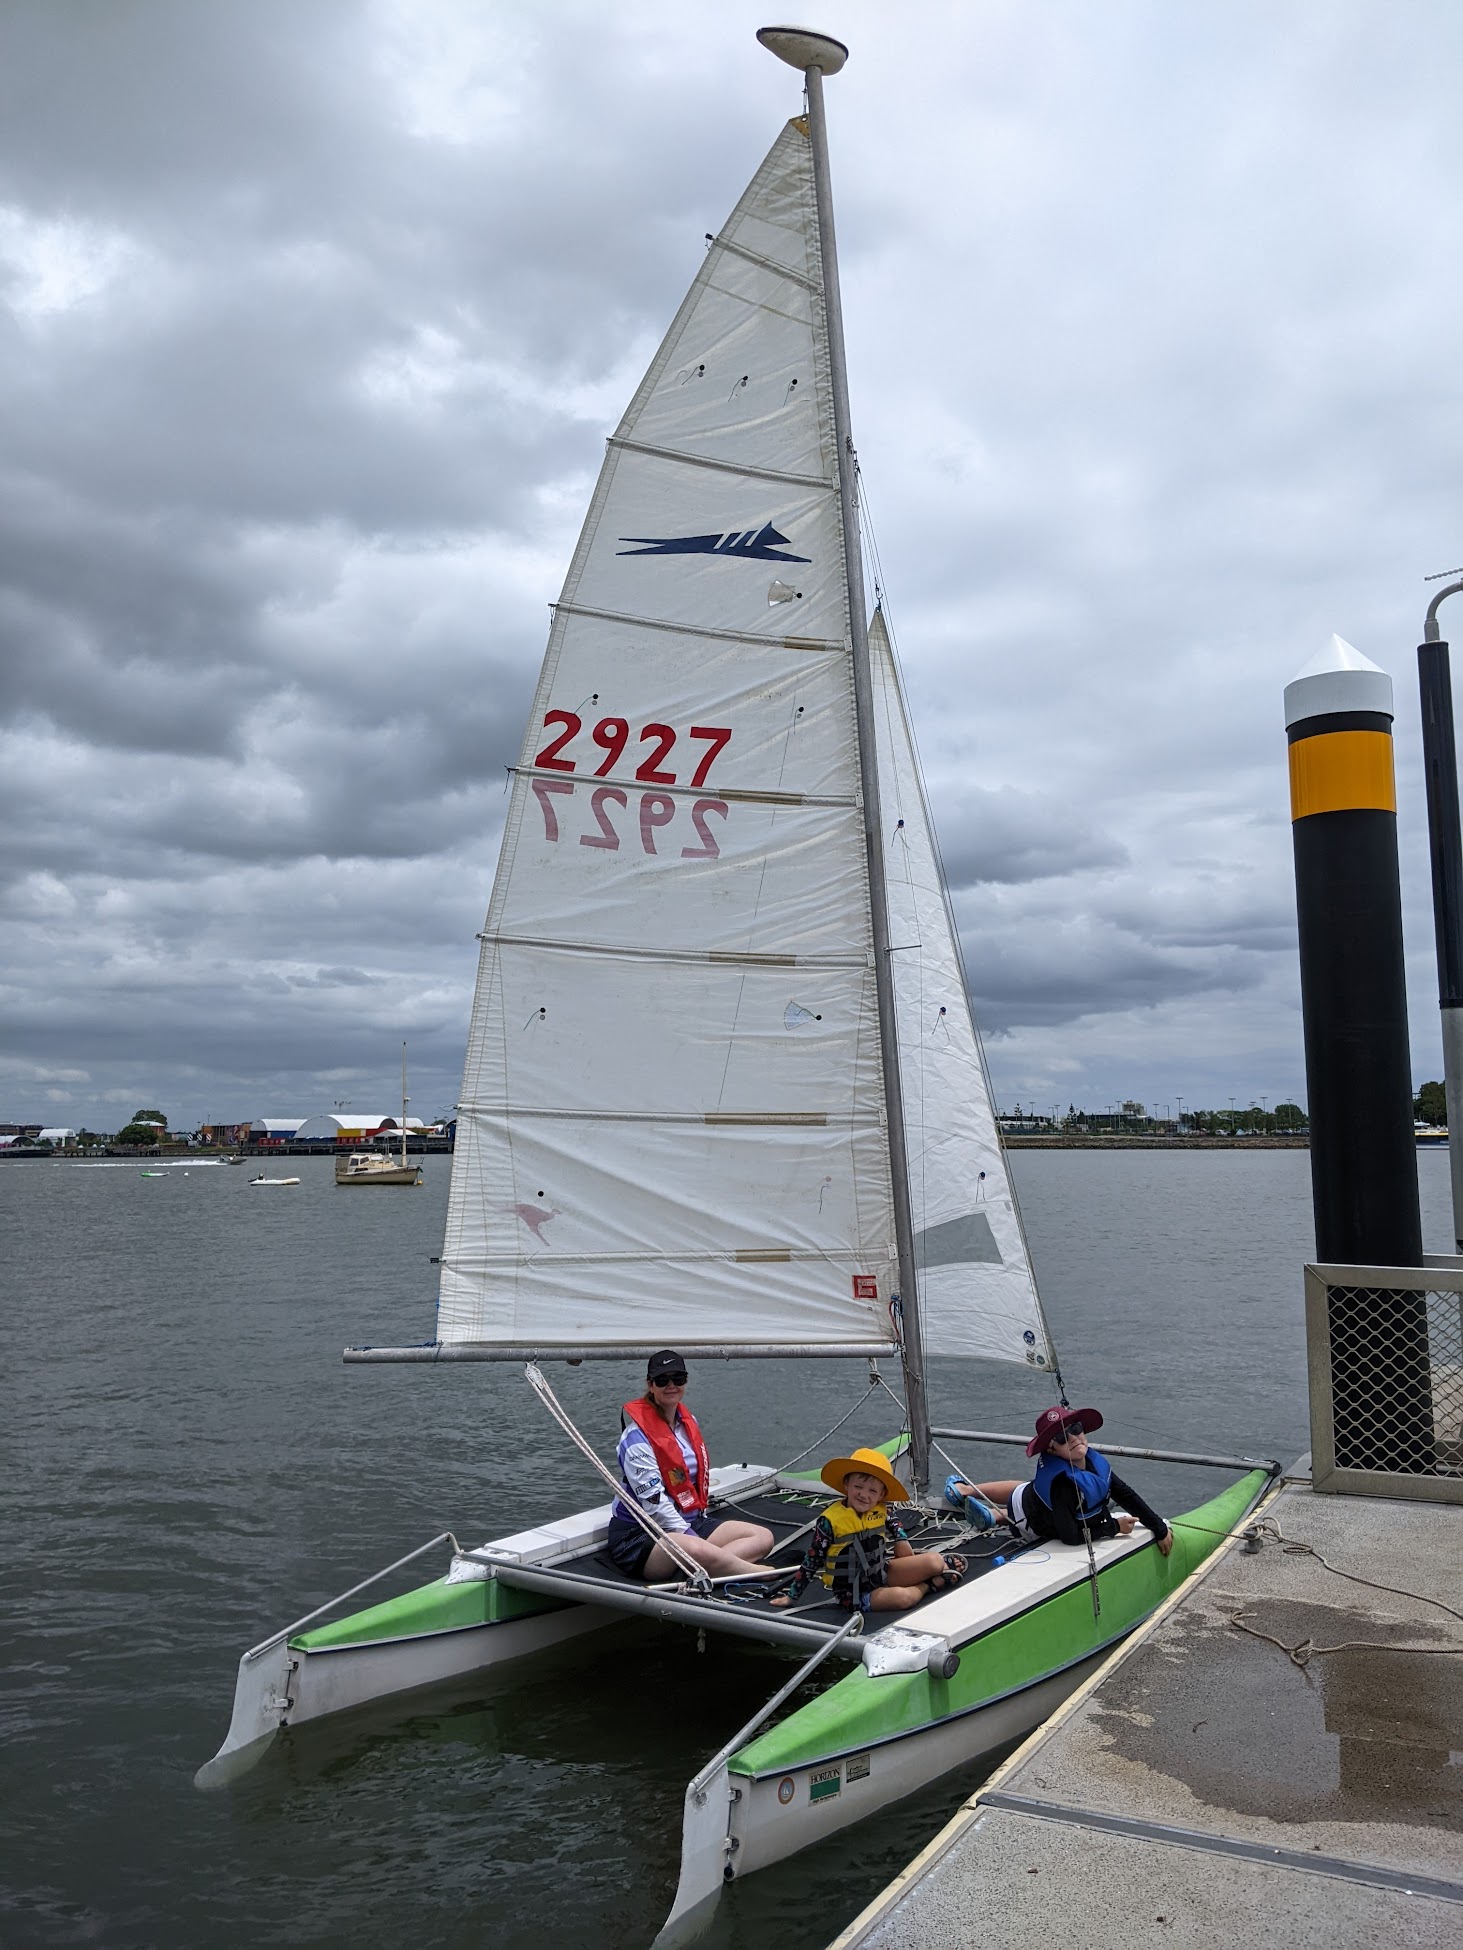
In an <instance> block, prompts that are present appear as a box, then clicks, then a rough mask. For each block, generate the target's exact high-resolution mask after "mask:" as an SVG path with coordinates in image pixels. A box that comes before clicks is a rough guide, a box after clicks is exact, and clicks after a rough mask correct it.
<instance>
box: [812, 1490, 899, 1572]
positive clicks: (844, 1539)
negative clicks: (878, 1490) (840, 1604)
mask: <svg viewBox="0 0 1463 1950" xmlns="http://www.w3.org/2000/svg"><path fill="white" fill-rule="evenodd" d="M823 1520H824V1522H825V1523H826V1524H827V1525H828V1527H829V1529H830V1530H831V1531H832V1532H833V1542H832V1543H831V1544H830V1545H829V1546H828V1556H827V1559H826V1561H825V1562H824V1565H823V1569H822V1572H821V1574H820V1575H821V1576H822V1579H823V1582H824V1584H826V1585H827V1586H828V1588H829V1590H830V1591H831V1590H832V1589H833V1585H834V1580H835V1578H836V1577H837V1574H838V1557H839V1553H840V1552H841V1551H843V1550H845V1549H846V1548H847V1546H848V1545H849V1544H851V1543H852V1542H853V1540H854V1538H855V1537H866V1538H868V1554H869V1556H870V1557H871V1558H876V1559H877V1561H878V1565H879V1575H878V1576H877V1577H876V1578H875V1579H874V1580H873V1582H875V1583H878V1584H882V1583H883V1581H884V1579H883V1560H884V1557H885V1556H886V1555H887V1551H884V1550H880V1549H878V1548H877V1546H879V1545H882V1544H883V1542H884V1537H883V1530H884V1526H885V1524H886V1523H887V1522H888V1521H889V1509H888V1505H887V1504H884V1503H876V1504H875V1505H874V1507H873V1509H872V1510H870V1511H869V1513H868V1515H867V1516H865V1517H861V1516H860V1515H859V1513H858V1511H857V1510H855V1509H853V1508H851V1507H850V1505H848V1504H847V1503H830V1504H829V1505H828V1507H827V1509H826V1510H824V1512H823ZM871 1531H872V1532H875V1533H877V1534H876V1535H875V1536H870V1535H869V1533H870V1532H871Z"/></svg>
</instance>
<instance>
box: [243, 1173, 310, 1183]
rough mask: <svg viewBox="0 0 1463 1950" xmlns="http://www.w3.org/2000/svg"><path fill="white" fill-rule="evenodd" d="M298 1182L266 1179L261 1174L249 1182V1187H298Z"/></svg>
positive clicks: (288, 1179)
mask: <svg viewBox="0 0 1463 1950" xmlns="http://www.w3.org/2000/svg"><path fill="white" fill-rule="evenodd" d="M299 1182H300V1181H299V1179H298V1178H266V1177H265V1176H264V1174H263V1172H261V1173H260V1174H259V1176H258V1177H257V1178H251V1179H250V1180H249V1183H250V1184H251V1185H298V1184H299Z"/></svg>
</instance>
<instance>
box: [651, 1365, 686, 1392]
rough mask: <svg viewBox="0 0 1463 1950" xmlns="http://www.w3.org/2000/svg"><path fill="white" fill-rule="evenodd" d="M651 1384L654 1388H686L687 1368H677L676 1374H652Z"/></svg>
mask: <svg viewBox="0 0 1463 1950" xmlns="http://www.w3.org/2000/svg"><path fill="white" fill-rule="evenodd" d="M650 1385H651V1387H652V1388H684V1387H685V1385H686V1370H685V1369H684V1368H677V1369H676V1371H675V1373H674V1374H657V1375H652V1376H651V1378H650Z"/></svg>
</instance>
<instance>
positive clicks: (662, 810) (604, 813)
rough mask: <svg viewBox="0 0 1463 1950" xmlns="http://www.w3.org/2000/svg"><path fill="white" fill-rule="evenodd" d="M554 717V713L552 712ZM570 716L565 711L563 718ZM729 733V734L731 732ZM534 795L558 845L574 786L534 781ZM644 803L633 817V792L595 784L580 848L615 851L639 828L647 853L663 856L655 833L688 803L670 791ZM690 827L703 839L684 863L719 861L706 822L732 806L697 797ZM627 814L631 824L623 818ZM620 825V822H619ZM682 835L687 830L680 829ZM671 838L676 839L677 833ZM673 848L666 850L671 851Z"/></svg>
mask: <svg viewBox="0 0 1463 1950" xmlns="http://www.w3.org/2000/svg"><path fill="white" fill-rule="evenodd" d="M550 715H552V713H551V714H550ZM565 715H567V713H566V714H565ZM728 735H729V734H728ZM532 785H533V796H534V798H535V799H537V800H538V803H539V810H540V812H542V814H543V816H544V838H545V839H546V840H548V841H549V843H550V844H551V845H557V844H558V842H559V841H560V839H562V838H563V837H564V835H563V832H562V829H561V826H560V822H559V813H560V811H561V809H562V810H563V811H564V812H565V814H566V815H567V813H568V807H567V806H565V805H564V803H563V802H564V801H565V800H573V799H574V798H575V797H576V796H577V795H576V788H575V785H574V783H573V781H572V780H569V779H534V780H533V781H532ZM639 797H640V803H639V806H638V808H637V809H636V811H635V812H634V813H631V812H630V794H629V793H628V792H626V791H625V789H624V787H623V786H618V785H597V786H596V787H595V788H594V790H593V791H592V792H591V793H590V795H589V815H590V820H591V822H592V830H591V831H589V832H584V833H581V834H580V835H579V844H580V845H581V846H597V847H602V848H603V849H604V851H605V852H606V853H617V852H618V851H619V848H620V837H621V831H622V829H625V828H628V831H629V833H630V834H631V835H633V832H634V828H635V825H636V824H638V826H639V829H640V846H641V849H642V851H643V852H646V853H654V854H656V855H659V853H660V848H659V847H658V846H657V844H656V837H655V836H656V834H657V833H659V832H660V831H661V829H662V828H663V827H666V826H669V825H671V823H672V822H673V821H674V820H675V817H676V814H677V812H678V811H684V810H686V808H685V806H684V802H683V801H681V800H677V799H673V798H672V797H671V795H670V794H669V793H668V792H642V793H641V794H640V795H639ZM689 810H690V818H691V824H692V825H693V826H694V827H695V829H696V836H697V838H698V839H699V840H700V842H701V844H700V845H699V846H683V847H682V848H681V858H682V859H683V860H719V859H720V858H721V848H720V847H719V846H718V845H717V843H716V833H715V830H714V829H713V828H712V827H711V826H710V825H709V824H708V821H709V819H710V817H711V815H712V814H713V813H715V814H717V815H718V816H719V817H720V818H722V819H725V818H726V816H727V814H728V813H729V812H730V810H731V808H730V807H729V806H728V805H727V802H726V800H725V799H693V800H692V801H691V804H690V808H689ZM622 814H628V815H629V818H628V820H621V819H620V817H619V816H620V815H622ZM617 821H618V823H617ZM681 830H682V831H683V832H684V830H685V829H684V827H682V829H681ZM666 837H667V838H669V839H671V840H672V841H674V839H675V837H676V836H675V835H674V834H669V835H667V836H666ZM671 850H672V849H667V851H671Z"/></svg>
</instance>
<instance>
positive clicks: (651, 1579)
mask: <svg viewBox="0 0 1463 1950" xmlns="http://www.w3.org/2000/svg"><path fill="white" fill-rule="evenodd" d="M728 1527H729V1526H728V1525H726V1524H718V1525H717V1532H716V1534H717V1535H720V1533H721V1532H722V1531H723V1530H725V1529H727V1528H728ZM747 1527H748V1528H749V1529H756V1526H754V1525H748V1526H747ZM758 1534H759V1535H760V1536H764V1537H766V1536H767V1533H766V1531H758ZM675 1541H676V1544H677V1546H678V1547H679V1549H681V1550H683V1551H684V1552H685V1553H686V1555H687V1557H690V1558H694V1559H695V1561H696V1563H698V1564H699V1565H700V1566H701V1568H702V1570H703V1571H709V1572H710V1573H711V1575H712V1577H714V1578H738V1577H745V1576H746V1575H747V1574H748V1573H749V1572H754V1571H756V1570H757V1568H758V1567H757V1565H756V1563H755V1562H754V1560H753V1559H752V1558H750V1557H742V1556H740V1555H738V1553H737V1552H736V1551H734V1550H725V1549H723V1548H722V1546H721V1545H719V1544H714V1543H713V1542H712V1541H711V1539H710V1538H709V1537H696V1536H693V1535H692V1534H691V1532H690V1531H688V1530H680V1531H677V1532H676V1533H675ZM768 1543H769V1544H770V1543H771V1539H770V1538H768ZM640 1575H641V1577H643V1578H644V1579H645V1580H646V1582H647V1583H649V1584H658V1583H659V1582H660V1581H661V1580H662V1579H663V1578H679V1577H684V1575H685V1573H684V1572H683V1570H682V1569H681V1566H680V1565H679V1564H677V1563H676V1561H675V1559H674V1558H672V1557H671V1556H670V1555H669V1553H668V1552H667V1551H666V1550H665V1549H664V1548H663V1546H661V1545H660V1544H657V1545H656V1546H655V1548H654V1549H653V1550H652V1551H651V1553H650V1555H649V1557H647V1558H646V1560H645V1569H644V1570H643V1571H642V1572H641V1573H640Z"/></svg>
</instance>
